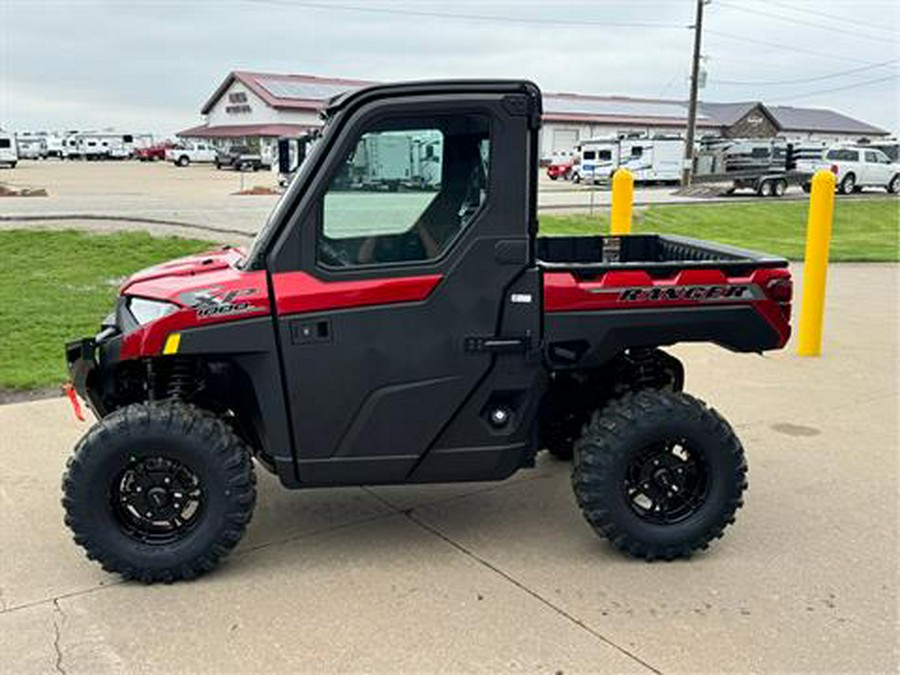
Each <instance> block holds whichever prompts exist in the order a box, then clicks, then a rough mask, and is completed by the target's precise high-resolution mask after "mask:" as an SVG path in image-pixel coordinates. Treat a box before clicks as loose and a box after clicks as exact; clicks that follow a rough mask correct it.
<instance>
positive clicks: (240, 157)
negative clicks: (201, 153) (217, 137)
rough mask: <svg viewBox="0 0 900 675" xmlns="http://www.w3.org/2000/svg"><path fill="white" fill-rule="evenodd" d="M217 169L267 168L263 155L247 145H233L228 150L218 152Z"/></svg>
mask: <svg viewBox="0 0 900 675" xmlns="http://www.w3.org/2000/svg"><path fill="white" fill-rule="evenodd" d="M215 164H216V168H217V169H235V170H236V171H258V170H259V169H263V168H267V167H266V165H265V163H264V162H263V158H262V155H260V154H259V153H258V152H256V151H254V150H252V149H251V148H249V147H247V146H246V145H232V146H231V147H230V148H229V149H228V150H219V151H218V152H217V153H216V159H215Z"/></svg>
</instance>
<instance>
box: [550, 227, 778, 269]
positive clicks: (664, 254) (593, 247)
mask: <svg viewBox="0 0 900 675" xmlns="http://www.w3.org/2000/svg"><path fill="white" fill-rule="evenodd" d="M537 261H538V264H539V265H540V266H541V267H542V268H543V269H544V270H546V271H549V272H556V271H561V272H573V273H575V274H577V275H579V276H581V275H594V274H600V273H603V272H610V271H623V270H629V269H634V270H640V271H642V272H647V273H648V274H650V275H652V276H665V275H671V274H674V273H676V272H678V271H679V270H681V269H685V268H690V269H710V268H713V269H717V270H721V271H722V272H724V273H725V274H727V275H729V276H730V275H741V274H746V273H748V272H750V271H752V270H757V269H760V268H778V267H787V265H788V262H787V260H786V259H784V258H780V257H777V256H770V255H766V254H765V253H759V252H757V251H750V250H747V249H742V248H737V247H735V246H728V245H726V244H718V243H715V242H710V241H703V240H700V239H691V238H690V237H679V236H677V235H673V234H632V235H627V236H611V235H588V236H573V237H538V240H537Z"/></svg>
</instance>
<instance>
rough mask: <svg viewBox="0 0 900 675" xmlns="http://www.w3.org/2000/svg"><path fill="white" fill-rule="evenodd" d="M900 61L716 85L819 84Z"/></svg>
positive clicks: (729, 81)
mask: <svg viewBox="0 0 900 675" xmlns="http://www.w3.org/2000/svg"><path fill="white" fill-rule="evenodd" d="M898 61H900V59H891V60H890V61H884V62H882V63H875V64H872V65H871V66H860V67H859V68H851V69H850V70H842V71H840V72H837V73H829V74H828V75H819V76H817V77H802V78H798V79H794V80H768V81H759V80H757V81H750V82H742V81H740V80H718V79H717V80H716V81H715V83H716V84H727V85H735V86H765V87H770V86H778V85H782V84H800V83H803V82H818V81H820V80H830V79H832V78H835V77H843V76H844V75H851V74H853V73H861V72H863V71H866V70H873V69H875V68H883V67H884V66H888V65H891V64H894V63H898Z"/></svg>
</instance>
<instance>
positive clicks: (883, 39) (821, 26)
mask: <svg viewBox="0 0 900 675" xmlns="http://www.w3.org/2000/svg"><path fill="white" fill-rule="evenodd" d="M716 4H717V5H719V6H721V7H725V8H726V9H731V10H736V11H738V12H744V13H746V14H754V15H756V16H765V17H769V18H771V19H776V20H778V21H787V22H789V23H796V24H799V25H802V26H812V27H814V28H819V29H822V30H830V31H832V32H835V33H840V34H841V35H855V36H858V37H863V38H865V39H867V40H879V41H881V42H889V43H891V44H895V43H896V39H894V38H888V37H883V36H876V35H867V34H865V33H858V32H855V31H852V30H849V29H847V28H843V27H838V26H834V25H827V24H823V23H816V22H814V21H805V20H803V19H795V18H793V17H789V16H783V15H781V14H773V13H772V12H766V11H764V10H761V9H751V8H750V7H743V6H741V5H734V4H732V3H730V2H725V1H724V0H718V1H717V2H716Z"/></svg>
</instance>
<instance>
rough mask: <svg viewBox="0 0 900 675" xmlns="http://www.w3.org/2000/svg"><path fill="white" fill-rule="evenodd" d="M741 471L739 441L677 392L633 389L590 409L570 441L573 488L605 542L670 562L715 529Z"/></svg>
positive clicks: (739, 491)
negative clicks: (590, 413)
mask: <svg viewBox="0 0 900 675" xmlns="http://www.w3.org/2000/svg"><path fill="white" fill-rule="evenodd" d="M746 475H747V465H746V462H745V460H744V450H743V448H742V447H741V444H740V441H739V440H738V439H737V437H736V436H735V434H734V431H733V430H732V429H731V427H730V426H729V424H728V423H727V422H726V421H725V420H724V419H723V418H722V417H721V416H720V415H719V414H718V413H717V412H716V411H715V410H712V409H711V408H709V407H707V406H706V404H704V403H703V402H702V401H699V400H698V399H695V398H693V397H691V396H688V395H686V394H681V393H674V392H664V391H639V392H636V393H633V394H626V395H625V396H624V397H622V398H621V399H619V400H617V401H615V402H613V403H611V404H610V405H608V406H607V407H606V408H605V409H603V410H602V411H598V412H596V413H595V414H594V415H593V417H592V419H591V422H590V424H588V425H587V427H586V428H585V430H584V433H583V434H582V436H581V438H580V439H579V440H578V442H577V443H576V445H575V462H574V467H573V473H572V486H573V489H574V491H575V497H576V499H577V500H578V505H579V506H580V507H581V509H582V512H583V513H584V516H585V518H586V519H587V521H588V523H590V525H591V527H593V529H594V530H595V531H596V532H597V534H599V535H600V536H601V537H604V538H606V539H608V540H609V541H610V542H611V543H612V544H613V546H615V547H616V548H618V549H620V550H621V551H624V552H625V553H627V554H629V555H632V556H635V557H639V558H644V559H646V560H655V559H660V558H661V559H663V560H673V559H675V558H682V557H689V556H690V555H691V554H692V553H693V552H694V551H696V550H698V549H705V548H707V546H708V545H709V543H710V542H711V541H712V540H713V539H717V538H719V537H721V536H722V534H723V532H724V530H725V528H726V527H727V526H728V525H729V524H731V523H733V522H734V515H735V512H736V511H737V509H739V508H740V507H741V505H742V504H743V499H742V495H743V492H744V490H745V489H746V487H747V481H746Z"/></svg>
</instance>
